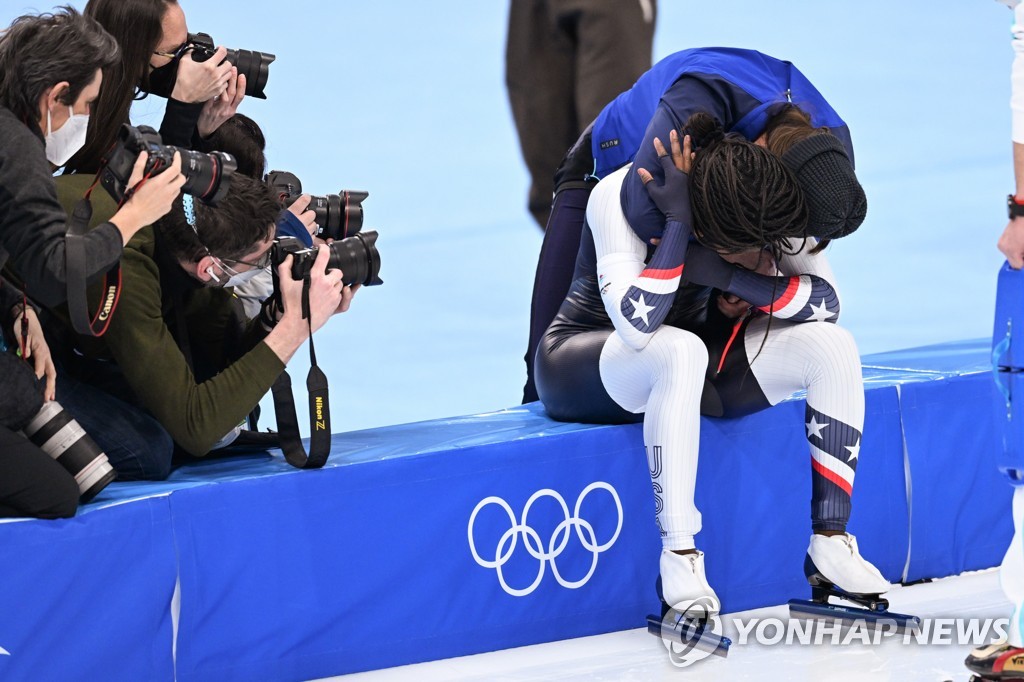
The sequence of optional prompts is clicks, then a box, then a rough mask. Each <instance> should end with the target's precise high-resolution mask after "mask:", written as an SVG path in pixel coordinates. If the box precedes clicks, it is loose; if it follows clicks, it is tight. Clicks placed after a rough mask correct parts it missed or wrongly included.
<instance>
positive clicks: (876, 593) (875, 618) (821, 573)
mask: <svg viewBox="0 0 1024 682" xmlns="http://www.w3.org/2000/svg"><path fill="white" fill-rule="evenodd" d="M804 574H805V575H806V576H807V582H809V583H810V584H811V599H810V601H804V600H799V599H791V600H790V602H789V611H790V613H791V614H792V615H794V616H800V617H811V618H820V617H821V616H826V617H833V618H837V619H839V620H843V621H847V622H856V621H858V620H859V621H864V622H866V623H868V624H875V625H877V624H882V623H885V624H886V625H889V624H892V626H894V627H895V628H896V629H895V632H905V631H908V630H910V631H914V630H916V629H917V628H918V627H920V624H921V619H920V618H918V617H916V616H907V615H903V614H899V613H892V612H891V611H889V610H888V609H889V601H888V600H887V599H885V598H883V597H882V596H881V595H882V594H883V593H884V592H888V591H889V589H890V588H891V587H892V586H891V585H890V584H889V581H887V580H886V579H885V578H883V577H882V574H881V573H879V571H878V569H877V568H875V567H874V566H872V565H871V563H869V562H868V561H867V560H866V559H865V558H864V557H862V556H861V555H860V551H859V550H858V549H857V539H856V538H855V537H853V536H852V535H849V534H844V535H832V536H825V535H817V534H815V535H812V536H811V544H810V546H809V547H808V548H807V556H806V557H805V558H804ZM829 597H838V598H840V599H844V600H846V601H849V602H853V603H854V604H857V605H858V606H862V607H864V608H859V609H858V608H851V607H847V606H838V605H832V604H830V603H829Z"/></svg>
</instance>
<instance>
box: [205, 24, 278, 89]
mask: <svg viewBox="0 0 1024 682" xmlns="http://www.w3.org/2000/svg"><path fill="white" fill-rule="evenodd" d="M188 42H189V43H190V44H191V45H192V59H193V60H194V61H197V62H205V61H208V60H209V59H210V58H211V57H213V54H214V52H216V51H217V46H216V45H215V44H214V42H213V38H211V37H210V35H209V34H208V33H189V34H188ZM275 59H277V56H276V55H272V54H269V53H267V52H258V51H255V50H228V56H227V57H226V58H225V61H228V62H231V64H232V65H233V66H234V67H235V68H237V69H238V73H239V74H244V75H245V94H246V96H247V97H256V98H257V99H266V98H267V95H266V93H264V92H263V89H264V88H266V87H267V79H268V78H269V77H270V64H271V63H272V62H273V61H274V60H275Z"/></svg>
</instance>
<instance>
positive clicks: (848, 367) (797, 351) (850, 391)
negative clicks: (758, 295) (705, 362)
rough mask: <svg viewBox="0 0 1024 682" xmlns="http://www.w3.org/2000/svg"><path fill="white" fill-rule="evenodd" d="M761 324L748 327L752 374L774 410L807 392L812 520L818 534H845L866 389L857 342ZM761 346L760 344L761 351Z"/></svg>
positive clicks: (839, 333)
mask: <svg viewBox="0 0 1024 682" xmlns="http://www.w3.org/2000/svg"><path fill="white" fill-rule="evenodd" d="M767 329H768V319H767V318H760V319H757V320H755V321H754V322H752V323H751V324H750V325H748V326H747V329H746V333H745V335H744V347H745V353H746V356H747V361H748V362H749V363H750V373H751V374H752V375H753V377H754V378H755V379H756V381H757V386H758V388H760V390H761V392H762V393H763V394H764V396H765V399H766V400H767V401H768V402H769V403H770V404H772V405H774V404H776V403H778V402H779V401H781V400H783V399H784V398H786V397H788V396H790V395H792V394H793V393H794V392H796V391H798V390H801V389H806V391H807V408H806V413H805V414H806V418H805V420H804V426H805V434H806V436H807V441H808V446H809V448H810V452H811V469H812V479H813V492H812V496H811V522H812V526H813V528H814V530H815V531H816V532H821V531H837V532H843V531H845V530H846V524H847V521H849V518H850V495H851V494H852V492H853V479H854V474H855V472H856V470H857V460H858V457H859V455H860V437H861V431H862V429H863V428H864V383H863V379H862V378H861V367H860V355H859V354H858V352H857V344H856V343H855V342H854V340H853V336H852V335H851V334H850V333H849V332H848V331H847V330H845V329H843V328H842V327H838V326H836V325H834V324H828V323H805V324H794V323H787V322H782V321H780V320H773V321H772V323H771V330H770V331H768V334H767V336H766V335H765V332H766V330H767ZM762 340H763V345H762Z"/></svg>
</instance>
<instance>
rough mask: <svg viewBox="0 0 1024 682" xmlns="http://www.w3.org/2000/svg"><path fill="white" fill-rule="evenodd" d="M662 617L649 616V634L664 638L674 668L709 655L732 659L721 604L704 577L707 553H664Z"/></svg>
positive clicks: (662, 555) (684, 665) (662, 552)
mask: <svg viewBox="0 0 1024 682" xmlns="http://www.w3.org/2000/svg"><path fill="white" fill-rule="evenodd" d="M661 594H662V599H663V602H664V603H663V604H662V606H661V609H662V613H661V617H658V616H647V631H648V632H650V633H651V634H652V635H655V636H656V637H660V638H661V640H662V642H663V643H664V644H665V647H666V648H667V649H668V651H669V658H670V660H671V661H672V663H673V665H676V666H678V667H686V666H688V665H692V664H693V663H695V662H697V661H699V660H701V659H703V658H706V657H707V656H711V655H715V656H723V657H724V656H728V655H729V646H730V645H731V644H732V641H731V640H730V639H729V638H728V637H725V636H723V635H722V623H721V621H720V620H719V619H718V612H719V610H720V608H721V602H719V601H718V595H716V594H715V591H714V590H712V589H711V586H710V585H708V579H707V577H705V575H704V552H697V553H695V554H676V553H675V552H671V551H669V550H667V549H663V550H662V551H661Z"/></svg>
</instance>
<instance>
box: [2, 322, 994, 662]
mask: <svg viewBox="0 0 1024 682" xmlns="http://www.w3.org/2000/svg"><path fill="white" fill-rule="evenodd" d="M988 356H989V350H988V342H987V341H984V342H968V343H963V344H953V345H950V346H944V347H932V348H925V349H918V350H915V351H907V352H905V353H892V354H883V355H879V356H869V357H867V358H865V359H864V362H865V370H864V374H865V385H866V388H867V392H866V422H865V429H864V441H863V443H862V450H861V452H862V457H861V460H860V462H859V466H858V474H857V481H856V486H855V490H854V511H853V518H852V521H851V527H850V530H851V532H853V533H855V534H856V535H857V536H858V539H859V542H860V546H861V549H862V551H863V553H864V554H865V556H867V557H868V558H869V559H870V560H871V561H873V562H874V563H875V564H876V565H878V566H879V568H880V569H881V570H882V572H883V573H884V574H885V575H886V577H888V578H889V579H891V580H898V579H899V578H900V577H901V575H902V574H903V571H904V568H905V566H906V565H907V564H908V554H909V557H910V559H909V565H910V577H911V578H916V577H925V576H927V577H938V576H942V575H948V574H951V573H957V572H959V571H961V570H964V569H968V568H979V567H982V566H986V565H993V564H995V563H997V562H998V560H999V556H1001V552H1002V549H1003V548H1005V546H1006V544H1007V542H1008V539H1009V524H1008V519H1009V514H1008V509H1009V486H1007V485H1005V483H1004V481H1003V479H1002V478H1000V477H999V476H998V475H996V474H994V473H993V471H994V469H993V467H992V463H991V461H988V462H986V461H985V460H986V458H988V459H989V460H991V458H992V457H993V451H992V448H993V438H994V436H993V435H992V433H993V431H994V428H993V427H992V419H993V418H994V417H993V416H992V415H991V414H990V412H991V402H992V398H993V395H994V389H993V382H992V379H991V373H990V371H989V369H988V367H987V366H986V364H985V363H986V360H987V358H988ZM803 419H804V403H803V401H802V400H801V399H799V397H798V398H796V399H792V400H789V401H786V402H784V403H783V404H781V405H778V406H776V407H774V408H772V409H770V410H766V411H764V412H761V413H759V414H755V415H752V416H750V417H746V418H743V419H736V420H713V419H704V420H702V425H701V428H702V433H701V453H702V457H701V463H700V469H699V473H698V493H697V503H698V505H699V507H700V509H701V510H702V512H703V516H704V530H703V531H702V533H701V534H700V535H699V536H698V545H699V546H700V547H701V548H702V549H704V550H705V551H706V552H707V554H708V572H709V578H710V579H711V581H712V583H713V584H714V585H715V587H716V589H717V590H718V592H719V594H720V596H721V597H722V598H723V603H724V606H725V609H726V610H728V611H735V610H739V609H746V608H752V607H757V606H764V605H768V604H777V603H780V602H781V601H784V600H786V599H789V598H791V597H801V596H805V595H806V594H807V589H808V588H807V586H806V582H805V581H804V579H803V575H802V570H801V562H802V557H803V554H804V551H805V549H806V544H807V540H808V536H809V533H810V524H809V514H810V508H809V499H810V464H809V455H808V452H807V445H806V441H805V438H804V434H805V429H804V427H803ZM986 419H988V421H986ZM986 434H987V435H986ZM334 452H335V455H334V456H333V457H332V459H331V461H330V462H329V463H328V465H327V466H326V467H325V468H324V469H322V470H319V471H298V470H295V469H293V468H291V467H289V466H288V465H287V464H285V463H284V461H283V459H282V458H281V457H280V455H274V456H272V455H270V454H257V455H248V456H242V457H235V458H232V459H227V460H209V461H204V462H200V463H197V464H194V465H190V466H187V467H183V468H181V469H178V470H176V471H175V472H174V473H173V474H172V476H171V479H170V480H169V481H167V482H163V483H154V484H124V485H122V484H114V485H112V486H110V487H109V488H108V489H107V490H105V491H104V492H103V494H102V495H101V496H100V498H99V499H98V501H97V502H96V503H94V504H90V505H87V506H86V507H85V508H84V509H83V513H81V514H80V515H79V517H77V518H76V519H73V520H70V521H67V522H41V521H29V522H19V523H12V524H4V525H0V534H3V535H4V537H3V539H2V540H0V541H2V542H4V546H5V547H9V548H11V549H9V550H8V551H10V552H12V553H13V552H17V554H18V556H22V555H25V554H28V555H29V556H30V560H29V561H28V562H25V561H21V562H20V564H19V563H18V562H17V561H14V560H13V557H12V560H9V561H8V562H5V563H6V565H7V567H8V568H5V569H0V570H7V571H8V572H9V574H10V577H9V578H8V580H7V581H5V582H6V583H7V584H10V585H14V586H16V589H12V591H11V592H9V593H7V595H6V596H5V597H3V598H0V608H3V609H4V611H3V612H4V613H11V612H18V613H21V612H26V613H29V612H31V608H38V613H39V617H38V619H37V620H36V621H35V622H32V624H31V628H30V629H26V630H23V629H21V625H20V624H19V625H16V626H11V625H9V623H8V622H6V621H5V622H4V623H3V626H7V629H4V627H0V647H6V648H7V649H8V650H9V651H10V652H11V656H10V657H9V659H8V657H6V656H4V655H3V652H0V677H2V678H3V679H8V678H9V677H10V678H13V679H18V677H19V676H21V677H24V676H25V674H24V672H23V671H24V670H26V669H25V668H17V667H11V666H15V665H25V663H26V662H30V663H32V664H33V665H41V666H42V667H41V668H39V669H40V670H43V671H47V672H49V671H50V670H57V668H56V666H59V665H62V664H61V663H60V660H66V661H74V666H75V669H76V670H77V669H81V670H82V671H83V673H82V675H80V676H79V675H77V674H75V673H74V672H69V670H68V668H69V664H63V665H64V667H63V668H61V669H60V670H59V671H58V672H55V673H54V675H53V677H58V678H62V679H67V678H72V679H73V678H75V677H79V678H81V679H171V676H172V673H171V670H172V669H171V667H170V665H171V663H170V639H171V636H170V610H171V607H170V592H171V590H172V589H173V585H174V579H175V577H177V578H178V580H179V584H180V622H179V629H178V633H177V640H176V645H177V651H176V659H175V661H174V666H175V667H174V668H173V670H175V671H176V676H177V679H180V680H185V681H192V680H218V681H221V680H262V679H273V680H292V679H294V680H299V679H309V678H313V677H318V676H326V675H335V674H341V673H345V672H354V671H359V670H368V669H372V668H379V667H385V666H394V665H400V664H403V663H412V662H416V661H422V660H429V659H436V658H443V657H449V656H457V655H462V654H469V653H474V652H479V651H488V650H494V649H500V648H505V647H512V646H519V645H524V644H530V643H534V642H542V641H551V640H555V639H563V638H568V637H575V636H581V635H587V634H595V633H599V632H606V631H610V630H618V629H623V628H630V627H640V626H642V625H643V622H644V621H643V618H644V615H645V614H646V613H648V612H653V611H654V610H655V609H656V607H657V602H656V597H655V592H654V582H655V579H656V576H657V571H658V566H657V562H658V554H659V549H660V541H659V538H658V535H657V531H656V528H655V525H654V503H653V495H652V493H651V487H650V478H649V476H648V473H647V462H646V458H645V456H644V449H643V444H642V433H641V427H640V426H639V425H628V426H616V427H611V426H586V425H580V424H560V423H555V422H552V421H550V420H548V419H547V418H546V417H545V416H544V414H543V411H542V410H541V408H540V407H539V406H538V405H536V404H535V405H530V406H525V407H518V408H514V409H510V410H504V411H501V412H496V413H491V414H484V415H474V416H470V417H460V418H455V419H448V420H438V421H434V422H425V423H420V424H406V425H401V426H395V427H388V428H382V429H374V430H369V431H362V432H355V433H349V434H341V435H336V436H335V437H334ZM905 472H909V474H910V481H909V485H908V481H907V478H906V476H905ZM908 489H910V490H911V491H912V494H911V496H910V497H908V495H907V490H908ZM142 496H150V497H145V498H144V499H135V500H134V501H132V498H138V497H142ZM616 501H618V504H616ZM563 504H564V510H563V508H562V505H563ZM111 505H113V506H111ZM577 505H578V506H579V510H578V512H577V509H576V507H577ZM527 507H529V512H528V514H526V517H525V519H524V513H525V511H526V509H527ZM620 509H621V511H620ZM471 519H472V525H471ZM620 526H621V527H620ZM617 529H618V531H617ZM616 531H617V532H616ZM140 535H141V536H144V537H143V538H140V537H139V536H140ZM95 538H102V541H101V540H97V539H95ZM471 543H472V544H471ZM82 545H88V547H89V549H88V550H86V549H84V548H83V547H82ZM588 546H589V547H590V548H592V550H593V551H590V550H588V549H587V547H588ZM474 550H475V552H476V555H475V556H474ZM97 554H101V555H102V557H101V558H100V559H97ZM68 557H74V560H69V559H68ZM79 564H83V565H81V566H80V565H79ZM498 564H501V567H500V568H501V570H500V574H499V570H498V568H497V566H498ZM23 565H27V566H29V570H30V571H31V573H25V572H20V569H21V566H23ZM47 571H49V573H48V572H47ZM72 573H76V574H77V573H81V575H82V580H83V582H81V583H79V578H78V576H77V575H72ZM99 574H102V575H104V576H106V577H108V578H109V577H110V576H114V577H115V579H106V580H102V579H100V578H99ZM51 575H52V577H49V578H48V579H47V580H43V581H42V582H39V581H37V580H36V576H43V577H46V576H51ZM79 584H81V585H82V586H86V587H87V590H86V591H85V592H84V593H82V594H79V593H78V592H76V591H75V590H73V589H71V586H72V585H73V586H75V587H76V588H77V587H78V586H79ZM49 586H56V588H54V590H53V593H52V594H51V593H50V587H49ZM32 589H34V590H36V593H33V592H32ZM37 595H38V596H37ZM140 595H141V596H140ZM3 599H7V600H8V602H6V603H5V602H4V601H3ZM34 599H38V606H34V605H33V604H32V600H34ZM87 613H88V614H91V616H90V615H84V614H87ZM43 618H45V619H47V621H49V620H50V619H58V620H59V622H60V623H61V629H60V631H59V635H58V634H52V636H53V637H55V638H56V637H58V636H59V637H60V640H61V642H62V643H63V642H65V641H67V642H71V643H72V649H71V651H72V654H73V655H72V657H71V658H67V659H59V660H58V659H56V658H54V660H49V659H47V658H45V657H46V655H47V654H46V652H50V651H52V650H55V648H56V647H57V646H58V645H57V644H55V643H54V644H51V643H50V642H49V641H48V640H47V639H46V638H47V637H49V636H51V633H47V634H46V635H45V636H44V637H43V638H42V640H41V641H42V645H40V644H39V643H38V642H39V641H40V640H39V639H37V635H36V634H35V633H36V632H38V631H40V630H43V629H45V627H44V625H43V623H42V619H43ZM122 626H123V627H124V628H125V629H127V628H128V627H129V626H130V627H131V632H132V635H131V636H128V635H125V634H123V633H122V632H121V627H122ZM27 632H30V633H31V635H29V634H26V633H27ZM140 632H143V633H144V634H139V633H140ZM111 641H113V642H116V643H117V644H115V645H113V646H111V645H110V644H109V642H111ZM124 641H132V642H135V643H138V644H137V645H136V646H134V647H133V648H132V651H131V653H130V654H126V653H125V652H124V651H122V649H123V648H124V647H123V646H120V643H121V642H124ZM89 645H92V647H93V648H92V649H91V650H90V649H89ZM154 652H155V653H154ZM125 656H127V658H125ZM19 657H20V660H17V662H16V659H19ZM4 665H8V666H9V667H8V670H10V671H13V672H14V674H13V675H5V674H4V673H5V672H7V670H5V669H4V668H3V666H4ZM47 665H49V666H51V667H49V668H48V667H46V666H47ZM147 666H148V667H147ZM60 673H63V674H60Z"/></svg>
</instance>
